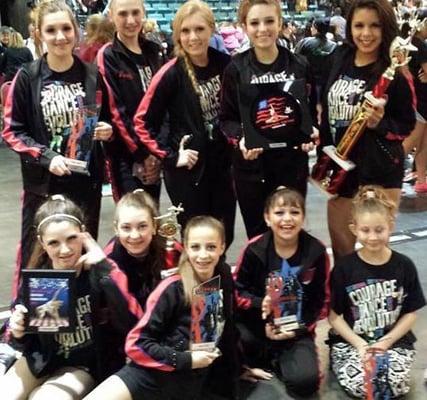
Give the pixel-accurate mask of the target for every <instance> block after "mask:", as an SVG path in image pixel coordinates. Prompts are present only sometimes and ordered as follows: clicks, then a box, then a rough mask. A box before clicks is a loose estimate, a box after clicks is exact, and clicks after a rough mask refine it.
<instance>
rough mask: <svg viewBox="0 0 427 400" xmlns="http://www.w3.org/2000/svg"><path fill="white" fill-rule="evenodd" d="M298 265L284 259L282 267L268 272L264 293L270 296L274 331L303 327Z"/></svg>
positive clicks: (271, 320)
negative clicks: (290, 263) (292, 265)
mask: <svg viewBox="0 0 427 400" xmlns="http://www.w3.org/2000/svg"><path fill="white" fill-rule="evenodd" d="M299 270H300V267H291V266H290V265H289V263H288V262H287V261H286V260H283V261H282V269H281V270H280V271H273V272H271V273H270V274H269V276H268V278H267V282H266V294H267V295H269V296H270V298H271V311H272V313H271V315H270V322H271V323H272V324H273V325H274V328H275V331H276V332H277V333H279V332H290V331H296V330H300V329H303V328H304V322H303V319H302V300H303V289H302V286H301V283H300V282H299V280H298V272H299Z"/></svg>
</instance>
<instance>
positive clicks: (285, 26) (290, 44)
mask: <svg viewBox="0 0 427 400" xmlns="http://www.w3.org/2000/svg"><path fill="white" fill-rule="evenodd" d="M278 42H279V44H280V45H281V46H283V47H286V48H288V49H289V50H291V51H293V50H294V48H295V44H296V37H295V34H294V26H293V25H292V23H291V22H290V21H288V20H286V19H285V18H283V19H282V31H281V32H280V37H279V41H278Z"/></svg>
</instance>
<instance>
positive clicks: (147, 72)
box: [123, 46, 153, 93]
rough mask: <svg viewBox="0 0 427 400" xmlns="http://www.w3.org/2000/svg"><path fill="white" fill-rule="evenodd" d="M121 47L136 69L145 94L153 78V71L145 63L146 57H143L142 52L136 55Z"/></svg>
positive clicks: (146, 62)
mask: <svg viewBox="0 0 427 400" xmlns="http://www.w3.org/2000/svg"><path fill="white" fill-rule="evenodd" d="M123 47H124V49H125V51H126V54H127V55H128V56H129V58H130V59H131V60H132V61H133V62H134V64H135V65H136V67H137V68H138V72H139V77H140V78H141V85H142V90H143V92H144V93H145V92H146V91H147V89H148V86H149V85H150V82H151V79H152V78H153V71H152V70H151V67H150V64H149V63H148V61H147V57H145V55H144V53H143V52H142V53H141V54H138V53H134V52H133V51H131V50H129V49H128V48H127V47H126V46H123Z"/></svg>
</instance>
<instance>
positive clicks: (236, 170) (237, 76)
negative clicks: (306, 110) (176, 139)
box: [220, 0, 315, 238]
mask: <svg viewBox="0 0 427 400" xmlns="http://www.w3.org/2000/svg"><path fill="white" fill-rule="evenodd" d="M239 22H240V23H241V24H242V26H243V28H244V30H245V32H246V34H247V35H248V37H249V39H250V41H251V44H252V48H251V49H249V50H247V51H245V52H243V53H241V54H238V55H236V56H235V57H233V59H232V62H231V63H230V64H229V66H228V67H227V69H226V71H225V72H224V79H223V83H222V94H221V114H220V120H221V130H222V131H223V132H224V133H225V134H226V135H227V137H228V138H229V139H230V140H231V141H233V142H235V144H236V146H235V148H234V151H233V174H234V181H235V188H236V194H237V199H238V201H239V206H240V210H241V212H242V216H243V221H244V223H245V228H246V233H247V235H248V237H249V238H252V237H254V236H256V235H259V234H261V233H263V232H265V230H266V225H265V221H264V218H263V207H264V203H265V200H266V198H267V197H268V195H269V194H270V193H271V192H272V191H273V190H274V189H275V188H276V187H277V186H280V185H286V186H287V187H291V188H293V189H295V190H298V191H299V192H300V193H301V194H302V195H303V196H305V194H306V192H307V182H306V181H307V175H308V157H307V153H306V152H305V151H301V148H294V147H293V146H288V147H285V148H283V147H282V148H275V149H268V150H266V151H264V149H261V148H255V149H250V150H248V149H247V148H246V146H245V140H244V137H243V136H244V132H243V128H242V121H243V119H244V116H243V115H241V112H242V106H241V104H242V103H243V100H242V99H241V95H240V90H241V89H240V88H241V87H242V86H244V85H249V84H250V85H258V84H260V82H261V83H262V82H270V83H279V84H280V83H283V86H284V85H285V83H287V84H290V83H291V82H293V81H294V80H296V79H305V82H306V83H310V81H311V78H310V77H309V73H308V65H307V63H306V61H305V60H303V59H302V58H301V57H299V56H296V55H294V54H293V53H291V52H290V51H289V50H288V49H286V48H284V47H282V46H278V45H277V39H278V36H279V33H280V31H281V27H282V14H281V4H280V1H278V0H242V1H241V2H240V5H239ZM260 86H262V84H260ZM283 86H282V87H283ZM304 89H307V90H306V91H307V95H308V96H309V95H310V94H311V92H310V93H308V91H309V85H304ZM304 89H303V90H304ZM313 89H314V87H313ZM313 94H314V91H313ZM270 100H271V101H272V102H273V101H275V100H274V98H272V99H269V101H270ZM253 106H254V107H255V104H254V105H253ZM259 106H261V103H260V104H259ZM312 107H315V99H314V103H312ZM248 108H249V107H248ZM273 111H274V109H273ZM312 111H313V112H315V111H314V109H313V110H312ZM245 112H247V113H250V112H251V111H250V110H249V109H247V110H245ZM313 115H314V114H313ZM293 134H294V135H295V136H300V135H302V133H301V132H300V127H299V126H296V127H295V130H294V131H293ZM307 141H308V142H309V141H310V139H308V140H307ZM237 143H238V145H237ZM303 148H304V149H305V150H309V149H311V148H312V145H306V144H304V145H303Z"/></svg>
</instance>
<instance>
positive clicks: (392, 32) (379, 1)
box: [345, 0, 399, 75]
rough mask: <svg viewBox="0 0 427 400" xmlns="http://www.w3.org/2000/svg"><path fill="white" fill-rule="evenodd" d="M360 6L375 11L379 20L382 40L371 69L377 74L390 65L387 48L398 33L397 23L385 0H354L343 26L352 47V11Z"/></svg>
mask: <svg viewBox="0 0 427 400" xmlns="http://www.w3.org/2000/svg"><path fill="white" fill-rule="evenodd" d="M361 8H365V9H369V10H374V11H376V12H377V14H378V18H379V20H380V24H381V32H382V40H381V44H380V48H379V50H378V61H377V63H376V66H375V67H374V71H373V72H374V73H375V74H378V75H379V74H381V73H382V72H384V71H385V69H386V68H387V67H388V66H389V65H390V56H389V49H390V45H391V42H392V41H393V39H394V38H395V37H396V36H397V35H398V34H399V25H398V24H397V20H396V15H395V13H394V11H393V8H392V7H391V5H390V3H389V2H388V1H387V0H354V1H353V2H352V3H351V6H350V9H349V10H348V13H347V25H346V28H345V29H346V39H347V41H348V43H349V44H350V45H351V46H352V47H354V48H356V45H355V43H354V40H353V35H352V34H351V24H352V21H353V17H354V13H355V12H356V11H357V10H358V9H361Z"/></svg>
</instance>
